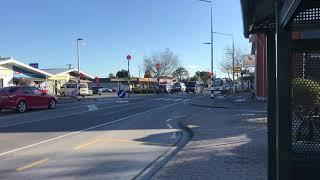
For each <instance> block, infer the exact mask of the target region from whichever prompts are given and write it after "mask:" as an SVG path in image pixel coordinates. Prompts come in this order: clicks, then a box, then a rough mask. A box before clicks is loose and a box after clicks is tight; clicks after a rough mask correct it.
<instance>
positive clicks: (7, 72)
mask: <svg viewBox="0 0 320 180" xmlns="http://www.w3.org/2000/svg"><path fill="white" fill-rule="evenodd" d="M78 76H79V73H78V70H77V69H68V68H61V69H38V68H34V67H31V66H29V65H27V64H24V63H22V62H19V61H17V60H15V59H13V58H12V57H8V58H5V57H0V88H2V87H9V86H18V85H27V86H37V87H39V88H42V89H48V90H49V93H51V94H55V92H56V90H58V91H59V90H60V87H61V86H62V85H63V84H65V83H67V82H74V83H76V82H77V77H78ZM80 77H81V82H91V81H92V80H93V79H94V77H92V76H90V75H88V74H87V73H85V72H83V71H80Z"/></svg>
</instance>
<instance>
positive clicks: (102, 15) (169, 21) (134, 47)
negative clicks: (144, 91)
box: [0, 0, 250, 77]
mask: <svg viewBox="0 0 320 180" xmlns="http://www.w3.org/2000/svg"><path fill="white" fill-rule="evenodd" d="M214 30H215V31H220V32H225V33H232V34H234V36H235V43H236V46H237V47H241V48H244V49H249V47H250V46H249V42H248V40H247V39H244V37H243V26H242V15H241V8H240V0H214ZM79 37H80V38H83V39H84V41H83V43H82V44H81V47H80V53H81V56H80V57H81V69H83V70H84V71H87V72H88V73H90V74H92V75H95V76H99V77H106V76H107V75H108V74H109V73H116V72H117V71H118V70H121V69H126V68H127V61H126V59H125V57H126V55H127V54H131V55H132V57H133V59H132V61H131V71H132V73H133V75H136V76H137V75H138V66H139V65H142V61H143V57H144V56H149V55H151V54H152V53H153V52H158V51H163V50H164V49H165V48H170V49H171V50H172V51H173V52H174V53H175V54H177V55H178V56H179V60H180V64H181V65H182V66H185V67H186V68H187V69H188V70H189V71H190V73H191V74H193V73H194V72H195V71H197V70H209V69H210V45H203V44H202V43H204V42H209V41H210V6H209V4H207V3H204V2H200V1H197V0H121V1H120V0H27V1H22V0H1V15H0V56H11V57H14V58H16V59H17V60H20V61H22V62H24V63H32V62H38V63H39V66H40V68H59V67H67V64H74V65H76V62H77V59H76V43H75V42H76V39H77V38H79ZM214 42H215V43H214V45H215V47H214V61H215V66H214V69H215V71H217V73H218V75H219V72H220V71H219V68H218V64H219V61H222V60H223V57H224V55H223V54H224V50H225V48H226V47H227V46H231V38H229V37H227V36H220V35H215V37H214ZM141 74H143V73H141ZM220 74H221V73H220Z"/></svg>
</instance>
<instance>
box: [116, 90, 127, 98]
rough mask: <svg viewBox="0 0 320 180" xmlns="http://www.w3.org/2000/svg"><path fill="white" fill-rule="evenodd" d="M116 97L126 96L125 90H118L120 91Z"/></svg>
mask: <svg viewBox="0 0 320 180" xmlns="http://www.w3.org/2000/svg"><path fill="white" fill-rule="evenodd" d="M118 97H119V98H124V97H126V91H124V90H120V91H119V92H118Z"/></svg>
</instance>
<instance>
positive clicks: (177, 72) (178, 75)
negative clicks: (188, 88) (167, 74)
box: [173, 67, 189, 81]
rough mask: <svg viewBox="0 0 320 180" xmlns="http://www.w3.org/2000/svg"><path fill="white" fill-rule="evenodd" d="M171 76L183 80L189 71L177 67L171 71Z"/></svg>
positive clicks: (186, 77)
mask: <svg viewBox="0 0 320 180" xmlns="http://www.w3.org/2000/svg"><path fill="white" fill-rule="evenodd" d="M173 76H174V77H176V78H177V80H178V81H185V80H186V79H188V77H189V72H188V71H187V70H186V69H185V68H184V67H178V68H177V70H175V71H174V72H173Z"/></svg>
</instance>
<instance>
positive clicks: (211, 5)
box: [199, 0, 214, 99]
mask: <svg viewBox="0 0 320 180" xmlns="http://www.w3.org/2000/svg"><path fill="white" fill-rule="evenodd" d="M199 1H202V2H206V3H210V14H211V19H210V20H211V22H210V25H211V31H210V32H211V33H210V34H211V42H210V43H204V44H211V96H210V97H211V99H213V98H214V84H213V82H214V77H213V2H212V0H199Z"/></svg>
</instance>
